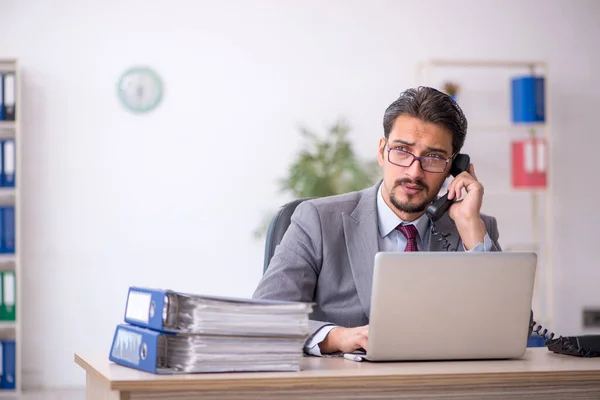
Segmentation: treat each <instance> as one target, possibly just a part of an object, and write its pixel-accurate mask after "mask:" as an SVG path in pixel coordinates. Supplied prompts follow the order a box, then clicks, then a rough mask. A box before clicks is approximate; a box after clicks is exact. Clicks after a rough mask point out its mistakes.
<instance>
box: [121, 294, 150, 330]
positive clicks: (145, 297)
mask: <svg viewBox="0 0 600 400" xmlns="http://www.w3.org/2000/svg"><path fill="white" fill-rule="evenodd" d="M151 303H152V294H150V293H144V292H136V291H133V290H131V291H130V292H129V296H128V299H127V311H126V313H125V318H126V319H127V320H135V321H139V322H143V323H144V324H147V323H148V322H149V319H150V316H149V314H150V304H151Z"/></svg>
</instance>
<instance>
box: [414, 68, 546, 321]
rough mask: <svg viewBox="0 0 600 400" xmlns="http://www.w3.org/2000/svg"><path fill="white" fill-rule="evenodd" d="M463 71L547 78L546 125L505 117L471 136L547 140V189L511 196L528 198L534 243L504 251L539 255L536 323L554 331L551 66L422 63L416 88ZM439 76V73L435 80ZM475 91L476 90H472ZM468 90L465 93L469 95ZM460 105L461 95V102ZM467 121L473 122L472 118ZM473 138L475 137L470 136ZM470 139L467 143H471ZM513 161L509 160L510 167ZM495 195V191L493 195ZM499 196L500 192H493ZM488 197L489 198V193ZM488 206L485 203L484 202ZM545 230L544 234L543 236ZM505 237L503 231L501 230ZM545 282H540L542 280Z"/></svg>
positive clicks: (475, 129) (474, 129)
mask: <svg viewBox="0 0 600 400" xmlns="http://www.w3.org/2000/svg"><path fill="white" fill-rule="evenodd" d="M441 69H444V70H446V71H447V70H449V69H451V70H454V69H462V70H464V71H461V72H466V73H468V72H472V71H474V69H479V70H482V69H483V70H490V71H491V70H496V71H498V70H504V71H510V72H511V73H512V74H514V75H517V74H528V75H542V76H544V78H545V88H544V104H545V121H544V122H543V123H519V124H514V123H511V116H510V115H507V116H506V123H502V124H490V125H487V124H480V125H478V124H475V125H471V124H469V128H468V132H469V133H468V136H467V138H469V137H470V136H471V135H473V134H477V133H500V134H501V133H504V132H506V133H518V134H522V135H523V137H522V139H525V138H527V137H529V138H544V139H545V140H546V146H547V148H546V150H547V151H546V154H547V166H548V167H547V172H546V173H547V175H546V176H547V180H546V182H547V185H546V188H545V189H531V190H524V189H514V188H512V189H511V192H512V193H519V192H520V193H523V192H526V193H528V194H529V199H530V201H529V203H530V204H529V207H530V214H531V227H532V231H531V238H532V241H531V243H523V244H522V245H520V246H514V247H513V248H511V249H505V250H508V251H535V252H536V253H538V272H537V277H536V288H535V292H534V299H533V310H534V313H535V317H536V321H538V322H539V323H542V324H543V325H544V327H547V328H550V329H552V328H553V322H554V269H553V256H552V249H553V246H552V242H553V232H552V231H553V227H552V196H551V193H552V168H551V158H552V157H551V155H552V140H551V120H550V113H549V112H548V111H549V105H550V88H549V86H550V85H549V75H548V65H547V63H545V62H542V61H534V60H475V59H470V60H469V59H431V60H426V61H423V62H420V63H418V64H417V67H416V70H415V84H416V85H417V86H419V85H426V86H432V87H436V88H438V89H439V90H442V88H441V87H439V85H438V84H439V83H441V82H439V80H453V79H447V78H446V77H444V76H440V75H439V71H440V70H441ZM436 72H437V73H438V75H437V76H435V74H436ZM461 81H462V82H464V83H465V85H463V86H468V82H469V76H468V75H466V76H465V75H463V78H461ZM506 88H507V94H508V93H509V91H510V81H507V82H506ZM471 89H473V88H471ZM477 89H481V88H477ZM468 90H469V89H465V91H468ZM457 101H458V103H459V104H460V103H461V101H460V94H459V98H458V100H457ZM467 119H468V120H470V118H469V115H467ZM471 137H472V136H471ZM468 140H469V139H467V141H468ZM508 163H510V160H507V164H508ZM492 192H493V191H492ZM494 194H495V195H498V194H499V193H498V192H494ZM486 195H490V193H488V191H487V190H486ZM543 196H544V197H545V198H544V200H545V201H544V206H543V210H540V209H539V203H540V201H539V200H540V198H542V197H543ZM484 202H485V199H484ZM541 211H543V213H542V214H543V219H544V221H543V222H544V227H543V228H542V227H541V224H540V218H539V215H540V212H541ZM542 230H543V232H542ZM500 231H501V235H502V227H500ZM540 277H541V278H543V279H539V278H540Z"/></svg>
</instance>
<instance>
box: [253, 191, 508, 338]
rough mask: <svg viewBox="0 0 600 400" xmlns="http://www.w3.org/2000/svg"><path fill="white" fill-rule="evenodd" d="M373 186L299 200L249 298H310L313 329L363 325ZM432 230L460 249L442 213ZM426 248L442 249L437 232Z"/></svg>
mask: <svg viewBox="0 0 600 400" xmlns="http://www.w3.org/2000/svg"><path fill="white" fill-rule="evenodd" d="M378 187H379V184H377V185H375V186H373V187H370V188H367V189H365V190H362V191H359V192H352V193H347V194H343V195H338V196H331V197H325V198H320V199H314V200H307V201H304V202H302V203H301V204H300V205H299V206H298V207H297V208H296V211H295V212H294V214H293V215H292V219H291V224H290V226H289V228H288V230H287V231H286V233H285V235H284V237H283V239H282V241H281V243H280V245H279V246H277V248H276V249H275V253H274V255H273V258H272V259H271V263H270V264H269V268H268V269H267V271H266V273H265V275H264V276H263V278H262V280H261V281H260V283H259V285H258V287H257V289H256V291H255V293H254V296H253V297H255V298H263V299H275V300H291V301H302V302H314V303H315V307H314V310H313V313H312V315H311V329H312V332H313V333H314V332H316V331H318V330H319V329H320V328H321V327H323V326H325V325H329V324H335V325H339V326H345V327H355V326H362V325H367V324H368V323H369V311H370V306H371V304H370V300H371V286H372V279H373V264H374V258H375V254H376V253H377V252H378V251H379V240H378V236H379V230H378V222H377V205H376V200H377V197H376V196H377V189H378ZM482 219H483V222H484V223H485V227H486V229H487V232H488V235H489V237H490V239H491V240H492V242H493V244H492V251H501V249H500V245H499V244H498V229H497V224H496V220H495V218H493V217H490V216H486V215H482ZM436 229H437V231H438V232H443V233H449V234H450V236H448V238H447V239H448V241H449V242H450V243H451V247H450V251H463V246H462V241H461V240H460V236H459V234H458V230H457V228H456V226H455V224H454V222H453V221H452V219H451V218H450V217H449V216H448V215H447V214H446V215H444V216H443V217H442V218H440V220H439V221H438V222H437V223H436ZM429 251H444V249H443V247H442V244H441V242H438V241H437V237H434V236H432V239H431V241H430V243H429Z"/></svg>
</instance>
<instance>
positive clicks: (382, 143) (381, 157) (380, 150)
mask: <svg viewBox="0 0 600 400" xmlns="http://www.w3.org/2000/svg"><path fill="white" fill-rule="evenodd" d="M386 143H387V140H386V139H385V138H381V139H379V146H378V151H377V162H378V163H379V165H380V166H382V167H383V161H384V151H385V145H386Z"/></svg>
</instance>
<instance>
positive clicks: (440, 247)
mask: <svg viewBox="0 0 600 400" xmlns="http://www.w3.org/2000/svg"><path fill="white" fill-rule="evenodd" d="M435 230H436V231H437V235H433V234H432V235H431V237H430V238H429V251H445V249H444V241H443V240H441V239H442V233H444V234H448V233H449V234H450V235H448V236H446V240H447V241H448V243H450V247H449V248H448V251H458V248H459V244H460V236H459V234H458V230H457V229H456V225H455V224H454V221H453V220H452V218H450V216H449V215H448V213H446V214H444V215H443V216H442V217H441V218H440V219H439V220H438V221H437V222H436V223H435ZM461 249H462V247H461Z"/></svg>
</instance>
